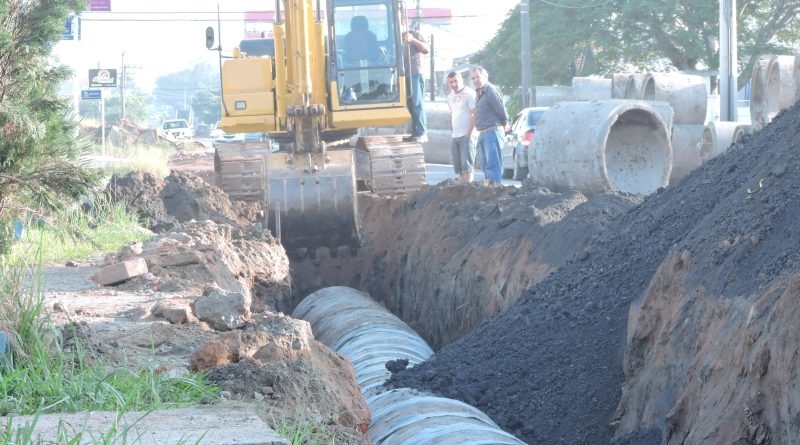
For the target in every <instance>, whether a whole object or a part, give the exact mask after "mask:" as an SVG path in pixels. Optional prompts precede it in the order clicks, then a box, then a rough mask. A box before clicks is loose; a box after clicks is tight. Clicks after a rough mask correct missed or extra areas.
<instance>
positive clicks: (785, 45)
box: [474, 0, 800, 92]
mask: <svg viewBox="0 0 800 445" xmlns="http://www.w3.org/2000/svg"><path fill="white" fill-rule="evenodd" d="M737 7H738V17H739V19H738V24H739V54H740V71H741V74H740V76H739V86H740V87H741V86H744V84H745V83H746V82H747V80H748V79H749V78H750V73H751V72H752V68H753V66H754V65H755V63H756V61H757V59H758V56H760V55H764V54H787V53H789V52H790V51H791V48H792V47H794V46H795V45H796V44H797V42H798V41H800V34H798V32H797V31H798V25H800V23H799V22H798V20H797V17H796V15H797V14H798V13H800V0H740V1H739V2H738V5H737ZM530 11H531V39H532V52H533V54H532V64H531V66H532V73H533V79H534V82H535V83H536V84H539V85H547V84H569V80H570V79H571V78H572V77H574V76H583V75H589V74H606V75H607V74H611V73H613V72H617V71H623V70H628V69H631V68H633V69H640V70H645V69H646V70H651V71H664V70H668V69H678V70H696V69H711V70H714V69H717V68H718V66H719V51H718V35H719V3H718V1H712V2H708V1H707V0H668V1H659V0H613V1H602V0H593V1H591V2H586V1H584V0H558V1H548V2H544V1H542V0H531V7H530ZM519 22H520V17H519V9H514V10H512V11H511V12H510V13H509V16H508V18H507V19H506V21H505V22H504V23H503V25H502V27H501V28H500V30H499V31H498V33H497V34H496V35H495V37H494V38H493V39H492V40H491V41H490V42H489V43H488V44H487V45H486V47H485V48H484V49H483V50H482V51H481V52H480V53H478V54H477V55H476V57H475V60H474V61H476V62H477V63H481V64H484V65H486V66H487V68H488V69H489V70H490V72H492V73H494V74H493V77H492V78H493V81H494V82H495V83H497V84H499V85H501V86H503V87H504V88H505V89H506V90H507V91H508V92H511V91H516V90H518V88H519V85H520V73H519V72H520V69H519V67H520V63H521V62H520V34H519Z"/></svg>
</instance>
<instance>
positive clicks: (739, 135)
mask: <svg viewBox="0 0 800 445" xmlns="http://www.w3.org/2000/svg"><path fill="white" fill-rule="evenodd" d="M748 134H753V126H752V125H738V126H737V127H736V129H735V130H734V131H733V143H734V144H738V143H739V142H741V141H742V139H743V138H744V137H745V136H746V135H748Z"/></svg>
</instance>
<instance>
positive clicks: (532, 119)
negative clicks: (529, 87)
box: [528, 110, 547, 127]
mask: <svg viewBox="0 0 800 445" xmlns="http://www.w3.org/2000/svg"><path fill="white" fill-rule="evenodd" d="M545 111H547V110H530V111H529V112H528V126H529V127H533V126H534V125H536V123H537V122H539V119H541V118H542V116H543V115H544V112H545Z"/></svg>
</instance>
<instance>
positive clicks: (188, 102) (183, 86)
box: [153, 63, 219, 122]
mask: <svg viewBox="0 0 800 445" xmlns="http://www.w3.org/2000/svg"><path fill="white" fill-rule="evenodd" d="M218 91H219V68H217V67H215V66H213V65H211V64H208V63H199V64H197V65H194V66H193V67H191V68H187V69H185V70H183V71H179V72H177V73H170V74H166V75H164V76H161V77H159V78H158V79H156V87H155V89H154V90H153V100H154V103H155V104H156V106H158V107H159V108H162V107H164V106H166V107H165V108H167V109H171V110H173V111H175V110H177V111H182V112H184V113H186V112H188V111H189V108H190V107H191V108H193V109H194V111H195V113H196V114H198V118H199V117H200V116H199V115H200V113H198V109H197V107H195V103H196V102H195V97H196V96H200V97H199V98H198V100H197V104H198V105H199V106H200V111H201V112H202V114H204V115H209V114H212V113H213V112H212V111H210V110H208V109H206V107H207V104H208V101H209V100H210V99H209V97H208V95H209V93H211V94H214V93H216V92H218ZM217 94H218V93H217ZM204 104H205V105H204ZM216 108H219V102H217V104H216ZM168 114H172V113H168ZM181 114H183V113H181ZM215 121H216V120H215ZM207 122H211V121H207Z"/></svg>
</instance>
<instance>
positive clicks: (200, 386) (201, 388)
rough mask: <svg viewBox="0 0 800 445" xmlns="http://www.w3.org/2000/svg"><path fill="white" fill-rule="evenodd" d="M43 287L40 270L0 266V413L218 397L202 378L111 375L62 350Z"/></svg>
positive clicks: (176, 403) (153, 405)
mask: <svg viewBox="0 0 800 445" xmlns="http://www.w3.org/2000/svg"><path fill="white" fill-rule="evenodd" d="M41 282H42V280H41V273H40V271H39V269H37V268H34V269H33V270H30V269H29V268H28V267H27V266H26V264H25V263H24V262H23V261H20V260H19V259H16V258H14V257H6V258H4V259H3V260H2V261H0V327H2V329H3V330H4V331H5V332H7V333H10V334H11V344H12V348H11V352H10V354H7V355H6V356H5V357H4V359H3V362H4V363H2V368H1V369H0V415H8V414H16V415H25V414H43V413H54V412H76V411H87V410H91V411H115V412H127V411H151V410H157V409H166V408H177V407H185V406H190V405H196V404H200V403H209V402H212V401H214V400H216V399H217V395H216V394H217V388H216V387H214V386H213V385H211V384H210V383H209V382H207V381H206V379H205V375H203V374H187V375H186V376H183V377H177V378H173V377H170V376H168V375H166V374H165V373H159V372H157V371H156V369H155V368H146V367H145V368H140V369H133V370H129V369H113V368H111V367H109V366H106V365H105V364H104V363H103V362H102V361H101V360H100V359H96V360H95V359H90V357H88V355H87V354H86V353H85V351H83V350H82V349H81V347H80V345H77V346H76V347H74V348H72V349H66V348H64V347H63V345H62V342H61V339H60V335H59V334H58V332H56V330H55V328H54V327H53V325H52V323H51V322H50V320H49V319H48V318H47V317H46V316H45V314H44V310H43V309H44V293H43V292H42V291H41Z"/></svg>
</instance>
